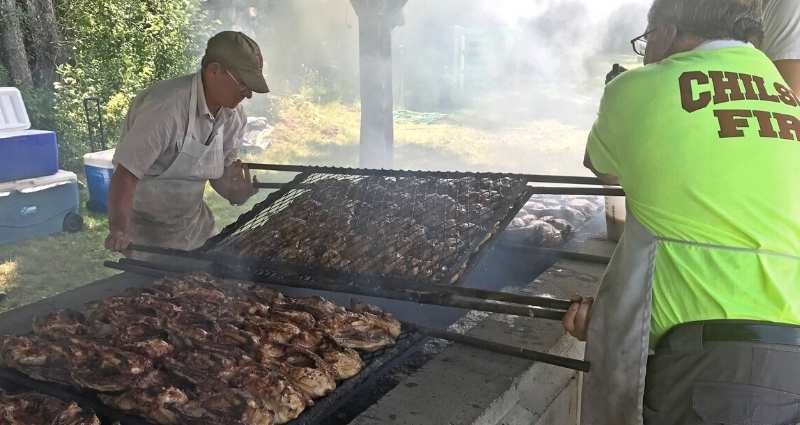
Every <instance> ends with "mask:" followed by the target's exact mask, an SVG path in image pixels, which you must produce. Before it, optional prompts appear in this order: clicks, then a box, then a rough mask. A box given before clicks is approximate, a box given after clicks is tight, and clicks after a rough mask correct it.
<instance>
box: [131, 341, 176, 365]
mask: <svg viewBox="0 0 800 425" xmlns="http://www.w3.org/2000/svg"><path fill="white" fill-rule="evenodd" d="M120 347H121V348H123V349H126V350H130V351H133V352H135V353H139V354H142V355H144V356H147V358H149V359H151V360H155V359H159V358H161V357H164V356H166V355H167V354H169V353H171V352H172V351H173V350H175V347H173V346H172V344H170V343H168V342H167V341H164V340H163V339H158V338H154V339H148V340H145V341H139V342H133V343H130V344H121V345H120Z"/></svg>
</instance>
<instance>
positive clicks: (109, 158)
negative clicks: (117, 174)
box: [83, 148, 116, 168]
mask: <svg viewBox="0 0 800 425" xmlns="http://www.w3.org/2000/svg"><path fill="white" fill-rule="evenodd" d="M114 151H116V149H114V148H111V149H107V150H104V151H100V152H91V153H87V154H86V155H84V156H83V165H88V166H90V167H97V168H114V163H113V159H114Z"/></svg>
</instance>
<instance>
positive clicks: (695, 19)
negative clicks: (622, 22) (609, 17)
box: [648, 0, 764, 45]
mask: <svg viewBox="0 0 800 425" xmlns="http://www.w3.org/2000/svg"><path fill="white" fill-rule="evenodd" d="M761 17H762V9H761V0H655V2H654V3H653V7H651V8H650V15H649V17H648V20H649V22H650V25H651V26H653V25H658V24H674V25H675V26H677V27H678V31H679V33H681V34H689V35H695V36H698V37H702V38H704V39H707V40H712V39H724V40H740V41H746V42H751V43H753V44H756V45H758V44H759V43H760V42H761V39H762V38H763V37H764V28H763V26H762V18H761Z"/></svg>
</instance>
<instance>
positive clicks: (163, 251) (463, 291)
mask: <svg viewBox="0 0 800 425" xmlns="http://www.w3.org/2000/svg"><path fill="white" fill-rule="evenodd" d="M128 249H130V250H132V251H139V252H146V253H151V254H160V255H167V256H173V257H180V258H190V259H194V260H203V261H210V262H216V263H221V264H229V265H232V264H238V265H244V266H248V265H250V264H251V263H252V262H253V261H252V260H248V259H244V258H241V257H235V256H222V255H221V254H207V253H203V252H198V251H182V250H179V249H170V248H161V247H153V246H144V245H136V244H131V245H130V246H129V247H128ZM287 267H289V266H288V265H287ZM289 268H291V267H289ZM293 271H296V272H297V273H298V274H302V270H293ZM324 275H325V274H324V273H319V274H317V276H324ZM330 275H331V276H329V277H327V278H326V279H325V280H327V281H331V282H336V281H337V280H339V281H341V280H353V278H356V281H355V282H353V283H352V284H349V285H347V287H353V286H363V287H371V288H373V289H372V290H380V289H388V290H394V291H414V290H415V291H419V292H424V293H425V295H427V296H430V297H433V296H441V294H450V295H457V296H461V297H465V298H477V299H481V300H492V301H502V302H506V303H513V304H521V306H522V307H524V308H528V307H540V308H541V309H540V310H536V311H538V312H539V314H537V315H536V317H542V318H552V319H554V320H561V317H559V316H558V315H557V314H553V313H552V312H551V311H549V310H567V309H568V308H569V307H570V305H571V304H572V303H571V302H570V301H569V300H563V299H557V298H547V297H534V296H525V295H518V294H509V293H505V292H496V291H487V290H483V289H474V288H459V287H447V286H442V285H431V284H428V285H425V284H422V283H421V282H408V281H403V280H399V279H391V278H383V277H378V278H375V279H367V281H366V282H364V283H361V282H358V277H359V276H350V275H346V274H344V273H336V272H331V273H330ZM339 283H340V282H339ZM309 284H310V283H309V282H304V283H302V284H300V285H309ZM325 287H331V285H326V286H325ZM461 303H462V304H463V305H466V303H467V301H466V300H462V301H461ZM476 305H477V304H476ZM465 308H466V307H465ZM475 309H477V308H475ZM519 311H521V310H519ZM504 312H506V311H502V312H500V313H504ZM508 314H514V313H508ZM523 315H524V316H529V315H530V314H523ZM562 315H563V313H562Z"/></svg>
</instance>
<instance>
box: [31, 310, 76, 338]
mask: <svg viewBox="0 0 800 425" xmlns="http://www.w3.org/2000/svg"><path fill="white" fill-rule="evenodd" d="M33 332H34V333H36V334H37V335H41V336H48V337H50V338H69V337H73V336H82V335H86V334H87V333H88V326H87V324H86V317H85V316H84V315H83V314H81V313H79V312H77V311H73V310H60V311H56V312H53V313H50V314H48V315H46V316H44V317H37V318H35V319H34V320H33Z"/></svg>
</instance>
